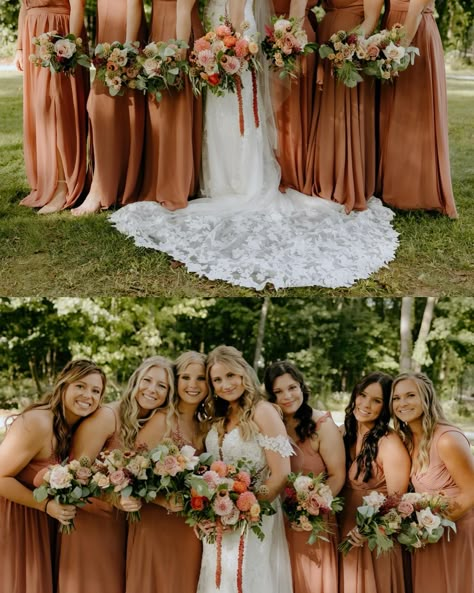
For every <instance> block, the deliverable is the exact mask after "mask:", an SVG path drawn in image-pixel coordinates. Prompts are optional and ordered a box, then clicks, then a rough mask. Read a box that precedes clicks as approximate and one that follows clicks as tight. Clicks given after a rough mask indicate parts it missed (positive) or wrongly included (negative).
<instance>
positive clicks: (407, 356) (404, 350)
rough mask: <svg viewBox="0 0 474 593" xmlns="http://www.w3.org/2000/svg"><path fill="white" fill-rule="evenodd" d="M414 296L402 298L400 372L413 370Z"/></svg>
mask: <svg viewBox="0 0 474 593" xmlns="http://www.w3.org/2000/svg"><path fill="white" fill-rule="evenodd" d="M414 303H415V299H414V298H413V297H403V298H402V309H401V312H400V372H401V373H406V372H407V371H411V353H412V347H413V340H412V334H411V332H412V328H413V306H414Z"/></svg>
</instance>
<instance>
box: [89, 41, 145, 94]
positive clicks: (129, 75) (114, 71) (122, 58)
mask: <svg viewBox="0 0 474 593" xmlns="http://www.w3.org/2000/svg"><path fill="white" fill-rule="evenodd" d="M139 47H140V43H139V42H138V41H134V42H133V43H128V42H127V43H119V42H118V41H114V42H113V43H99V45H98V46H97V47H96V48H95V50H94V57H93V59H92V62H93V64H94V66H95V68H96V78H97V79H98V80H100V81H101V82H102V83H104V84H105V86H106V87H107V89H108V91H109V93H110V95H111V96H112V97H115V96H116V95H123V94H124V92H125V89H127V88H130V89H135V88H138V89H141V90H143V88H142V85H141V83H140V81H139V80H138V75H139V74H140V64H139V63H138V56H139V53H140V52H139V49H138V48H139Z"/></svg>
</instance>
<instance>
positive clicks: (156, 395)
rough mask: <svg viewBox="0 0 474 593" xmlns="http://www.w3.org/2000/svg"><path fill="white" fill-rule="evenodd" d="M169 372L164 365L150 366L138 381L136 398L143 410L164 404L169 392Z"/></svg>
mask: <svg viewBox="0 0 474 593" xmlns="http://www.w3.org/2000/svg"><path fill="white" fill-rule="evenodd" d="M169 388H170V386H169V382H168V374H167V372H166V370H165V369H164V368H162V367H158V366H153V367H150V368H148V369H147V370H146V371H145V372H144V374H143V376H142V378H141V379H140V382H139V383H138V389H137V393H136V395H135V399H136V400H137V403H138V405H139V406H140V408H141V409H142V410H143V411H145V410H146V411H149V410H154V409H155V408H159V407H160V406H162V405H163V404H164V403H165V401H166V398H167V397H168V392H169Z"/></svg>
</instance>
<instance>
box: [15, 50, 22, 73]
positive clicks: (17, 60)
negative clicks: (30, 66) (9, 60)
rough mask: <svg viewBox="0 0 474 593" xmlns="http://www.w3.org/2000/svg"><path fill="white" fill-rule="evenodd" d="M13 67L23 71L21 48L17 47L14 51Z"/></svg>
mask: <svg viewBox="0 0 474 593" xmlns="http://www.w3.org/2000/svg"><path fill="white" fill-rule="evenodd" d="M14 64H15V68H16V69H17V70H18V72H23V50H22V49H17V50H16V52H15V60H14Z"/></svg>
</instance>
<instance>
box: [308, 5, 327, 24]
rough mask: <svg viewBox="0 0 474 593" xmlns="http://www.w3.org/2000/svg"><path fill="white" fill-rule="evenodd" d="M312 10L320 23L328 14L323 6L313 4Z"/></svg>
mask: <svg viewBox="0 0 474 593" xmlns="http://www.w3.org/2000/svg"><path fill="white" fill-rule="evenodd" d="M311 12H312V13H313V14H314V16H315V17H316V22H317V23H320V22H321V21H322V20H323V18H324V17H325V16H326V11H325V10H324V8H323V7H322V6H318V5H316V6H313V8H312V9H311Z"/></svg>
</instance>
